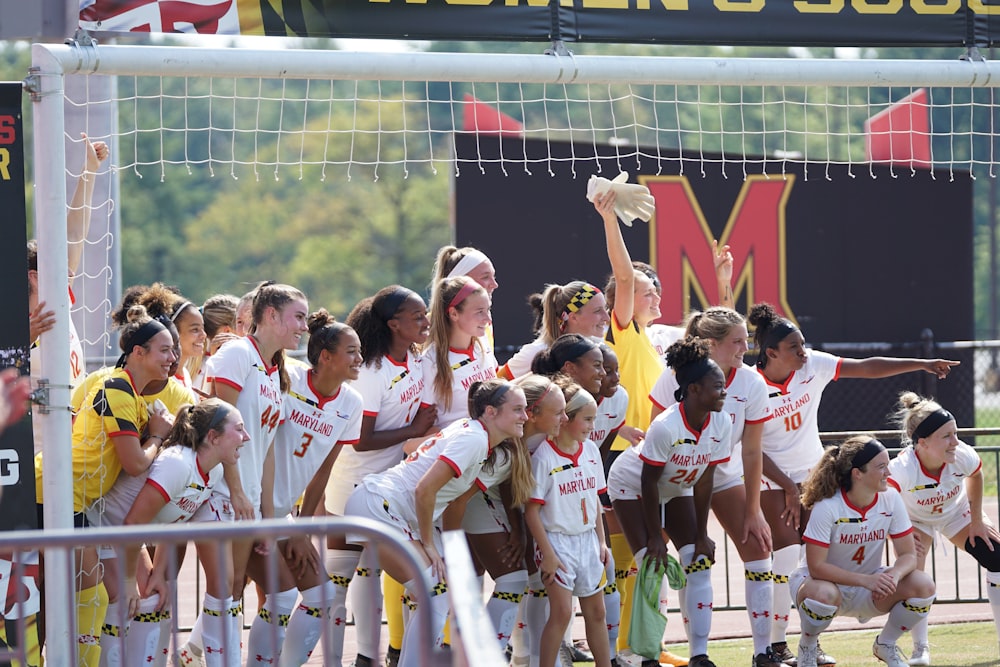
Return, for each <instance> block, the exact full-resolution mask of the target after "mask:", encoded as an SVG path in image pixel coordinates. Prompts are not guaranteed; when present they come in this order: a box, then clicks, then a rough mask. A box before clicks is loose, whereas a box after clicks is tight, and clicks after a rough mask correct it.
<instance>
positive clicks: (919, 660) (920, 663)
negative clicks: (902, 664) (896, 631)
mask: <svg viewBox="0 0 1000 667" xmlns="http://www.w3.org/2000/svg"><path fill="white" fill-rule="evenodd" d="M930 664H931V647H930V646H928V645H927V644H915V645H914V646H913V655H911V656H910V665H911V666H912V667H926V666H927V665H930Z"/></svg>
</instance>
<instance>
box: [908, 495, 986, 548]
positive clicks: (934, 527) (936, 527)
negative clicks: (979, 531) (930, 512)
mask: <svg viewBox="0 0 1000 667" xmlns="http://www.w3.org/2000/svg"><path fill="white" fill-rule="evenodd" d="M912 521H913V527H914V528H916V529H917V530H919V531H921V532H924V533H927V534H928V535H930V536H931V537H933V536H934V532H935V531H937V532H939V533H941V534H942V535H944V536H945V537H947V538H948V539H949V540H950V539H951V538H953V537H955V536H956V535H958V534H959V533H960V532H962V529H963V528H965V527H966V526H968V525H969V524H970V523H972V509H971V508H970V507H969V503H963V504H961V505H955V506H954V507H951V508H949V509H948V511H945V512H942V513H941V514H937V515H935V516H934V518H933V519H932V520H931V521H925V520H922V519H912ZM983 521H984V522H985V523H986V525H987V526H992V525H993V522H992V521H990V520H989V518H988V517H987V516H986V515H985V514H984V515H983Z"/></svg>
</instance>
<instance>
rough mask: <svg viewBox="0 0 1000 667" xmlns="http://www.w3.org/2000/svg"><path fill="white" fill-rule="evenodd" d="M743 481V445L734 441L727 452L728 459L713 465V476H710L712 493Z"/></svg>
mask: <svg viewBox="0 0 1000 667" xmlns="http://www.w3.org/2000/svg"><path fill="white" fill-rule="evenodd" d="M742 483H743V445H742V444H741V443H739V442H738V443H736V446H735V447H733V451H732V452H731V453H730V454H729V460H728V461H726V462H724V463H720V464H718V465H717V466H715V476H714V477H713V478H712V493H718V492H719V491H725V490H726V489H731V488H733V487H734V486H736V485H737V484H742Z"/></svg>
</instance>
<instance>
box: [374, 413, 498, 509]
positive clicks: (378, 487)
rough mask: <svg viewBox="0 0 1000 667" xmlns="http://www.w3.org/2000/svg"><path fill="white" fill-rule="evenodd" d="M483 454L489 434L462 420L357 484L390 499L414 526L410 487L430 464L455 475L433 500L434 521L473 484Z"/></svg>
mask: <svg viewBox="0 0 1000 667" xmlns="http://www.w3.org/2000/svg"><path fill="white" fill-rule="evenodd" d="M487 455H489V436H488V435H487V433H486V429H485V428H484V427H483V425H482V424H481V423H480V422H479V421H477V420H475V419H462V420H459V421H457V422H454V423H453V424H451V425H450V426H447V427H445V429H444V430H443V431H441V432H440V433H438V434H437V435H435V436H432V437H431V438H428V439H427V440H426V441H425V442H424V443H423V444H422V445H420V447H418V448H417V450H416V451H415V452H413V453H412V454H410V455H409V456H408V457H407V458H406V460H405V461H403V462H401V463H398V464H396V465H395V466H393V467H392V468H389V469H388V470H386V471H384V472H381V473H377V474H373V475H368V476H367V477H365V478H364V480H362V482H361V483H362V484H364V485H365V487H366V488H367V489H368V490H369V491H371V492H372V493H377V494H379V495H381V496H382V497H384V498H386V499H388V500H390V501H394V502H393V506H394V507H396V508H398V510H399V511H400V513H401V514H402V515H403V516H404V518H405V519H406V520H407V521H409V522H410V523H411V525H412V527H413V528H415V529H416V528H418V526H417V515H416V511H415V507H414V502H415V501H414V490H415V489H416V488H417V483H418V482H419V481H420V479H421V478H422V477H423V476H424V475H425V474H426V473H427V471H428V470H430V469H431V466H433V465H434V463H435V462H436V461H443V462H444V463H446V464H448V467H450V468H451V469H452V471H453V472H454V474H455V477H454V478H452V479H450V480H448V481H447V482H445V484H444V486H442V487H441V489H440V490H439V491H438V493H437V496H436V497H435V499H434V520H435V521H437V520H438V519H439V518H441V514H442V513H443V512H444V510H445V508H446V507H447V506H448V503H450V502H451V501H452V500H454V499H455V498H457V497H459V496H460V495H462V494H463V493H465V492H466V491H468V490H469V488H470V487H471V486H472V485H473V484H474V483H476V478H477V477H478V476H479V472H480V470H481V469H482V467H483V461H484V460H485V459H486V457H487ZM480 488H482V487H480ZM484 490H485V489H484Z"/></svg>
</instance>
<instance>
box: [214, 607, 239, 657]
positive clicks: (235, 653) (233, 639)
mask: <svg viewBox="0 0 1000 667" xmlns="http://www.w3.org/2000/svg"><path fill="white" fill-rule="evenodd" d="M225 621H226V642H227V643H226V654H225V655H226V666H227V667H240V666H241V665H242V664H243V600H233V601H232V602H230V603H229V610H228V611H227V612H226V618H225ZM230 649H232V650H230ZM206 650H208V649H206Z"/></svg>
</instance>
